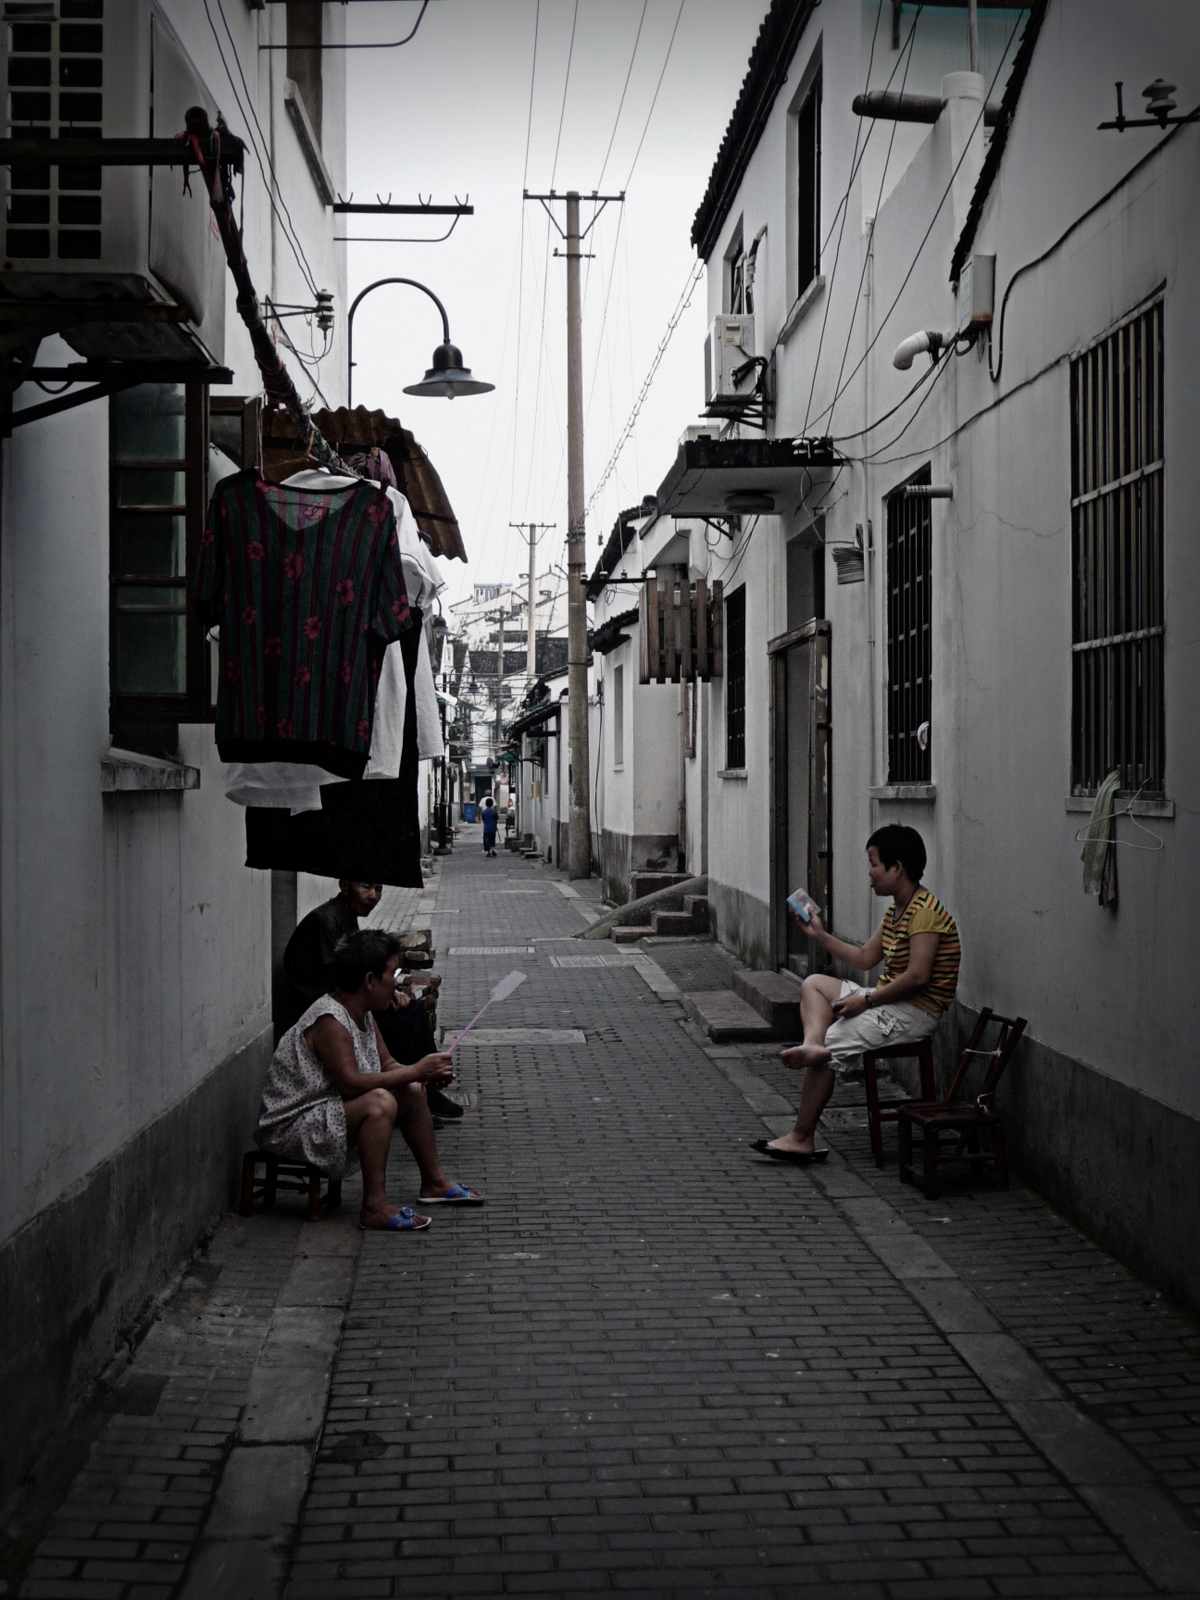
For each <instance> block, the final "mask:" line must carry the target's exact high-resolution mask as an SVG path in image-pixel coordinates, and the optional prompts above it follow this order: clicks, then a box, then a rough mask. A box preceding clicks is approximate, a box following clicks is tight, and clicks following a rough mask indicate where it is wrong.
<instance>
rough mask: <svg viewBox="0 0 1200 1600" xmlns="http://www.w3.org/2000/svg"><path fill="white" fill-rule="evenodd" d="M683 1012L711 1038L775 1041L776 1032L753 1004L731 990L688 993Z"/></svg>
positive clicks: (720, 1040)
mask: <svg viewBox="0 0 1200 1600" xmlns="http://www.w3.org/2000/svg"><path fill="white" fill-rule="evenodd" d="M683 1009H684V1010H685V1011H686V1012H687V1014H688V1015H689V1016H690V1017H693V1018H695V1020H696V1021H697V1022H698V1023H699V1024H700V1026H701V1027H702V1028H703V1029H704V1031H705V1033H706V1034H707V1035H708V1036H709V1038H710V1039H714V1040H717V1041H718V1042H722V1041H726V1040H755V1039H773V1038H774V1037H775V1033H774V1029H773V1028H772V1027H771V1024H770V1023H769V1022H768V1021H767V1020H766V1018H765V1017H760V1016H759V1014H758V1012H757V1011H756V1010H755V1009H754V1007H753V1006H752V1005H749V1004H747V1002H746V1001H745V1000H743V999H742V997H741V995H737V994H734V992H733V990H732V989H710V990H707V991H705V992H704V993H701V994H685V995H684V996H683Z"/></svg>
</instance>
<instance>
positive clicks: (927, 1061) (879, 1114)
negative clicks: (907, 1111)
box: [863, 1036, 937, 1167]
mask: <svg viewBox="0 0 1200 1600" xmlns="http://www.w3.org/2000/svg"><path fill="white" fill-rule="evenodd" d="M905 1058H912V1059H915V1060H916V1061H917V1062H918V1063H919V1064H920V1068H921V1099H922V1100H923V1101H924V1100H932V1099H934V1098H935V1096H936V1093H937V1091H936V1089H935V1088H934V1083H933V1038H932V1036H930V1037H929V1038H926V1039H916V1040H912V1041H910V1042H908V1043H905V1044H889V1045H884V1046H883V1048H882V1049H879V1050H864V1051H863V1074H864V1076H865V1078H866V1088H867V1121H868V1122H869V1123H870V1126H871V1152H872V1154H873V1155H874V1157H875V1165H876V1166H877V1167H881V1166H882V1165H883V1123H884V1121H885V1120H886V1121H888V1122H895V1121H896V1120H897V1117H898V1113H897V1112H896V1111H895V1110H892V1109H889V1110H887V1111H883V1110H881V1109H880V1106H879V1080H878V1078H877V1077H876V1074H875V1063H876V1062H877V1061H902V1060H904V1059H905Z"/></svg>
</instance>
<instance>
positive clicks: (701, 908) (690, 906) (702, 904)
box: [683, 894, 708, 928]
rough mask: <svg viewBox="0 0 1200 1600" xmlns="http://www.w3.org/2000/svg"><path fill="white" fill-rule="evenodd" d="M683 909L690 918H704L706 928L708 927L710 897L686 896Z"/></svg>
mask: <svg viewBox="0 0 1200 1600" xmlns="http://www.w3.org/2000/svg"><path fill="white" fill-rule="evenodd" d="M683 909H684V910H685V911H686V912H687V914H688V916H689V917H703V918H704V926H705V927H706V928H707V927H708V896H707V895H706V894H685V895H684V897H683Z"/></svg>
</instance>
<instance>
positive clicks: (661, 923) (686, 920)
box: [650, 911, 708, 938]
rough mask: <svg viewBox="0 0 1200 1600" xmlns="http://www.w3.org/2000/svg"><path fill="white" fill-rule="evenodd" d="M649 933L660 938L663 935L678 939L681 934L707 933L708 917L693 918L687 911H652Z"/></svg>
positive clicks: (697, 916) (696, 916)
mask: <svg viewBox="0 0 1200 1600" xmlns="http://www.w3.org/2000/svg"><path fill="white" fill-rule="evenodd" d="M650 932H651V933H655V934H658V935H659V937H660V938H661V937H662V935H664V934H669V935H671V936H673V937H674V938H679V936H680V935H681V934H692V933H707V932H708V916H707V914H705V915H703V916H699V915H695V916H694V915H692V914H691V913H690V912H687V911H652V912H651V913H650Z"/></svg>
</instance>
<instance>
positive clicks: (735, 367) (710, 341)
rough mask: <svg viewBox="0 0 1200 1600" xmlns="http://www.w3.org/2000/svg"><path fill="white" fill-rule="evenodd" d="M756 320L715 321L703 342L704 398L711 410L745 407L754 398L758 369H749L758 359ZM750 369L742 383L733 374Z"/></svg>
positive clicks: (728, 318) (723, 318)
mask: <svg viewBox="0 0 1200 1600" xmlns="http://www.w3.org/2000/svg"><path fill="white" fill-rule="evenodd" d="M755 353H756V352H755V349H754V318H753V316H734V315H730V314H727V315H725V316H720V317H714V318H713V324H712V328H711V329H710V330H709V335H708V338H707V339H706V340H705V341H704V398H705V401H706V402H707V404H708V405H709V406H714V405H715V406H720V405H722V404H725V405H728V404H734V405H735V406H739V407H740V406H745V405H747V404H749V402H750V401H751V400H752V399H753V398H754V379H755V376H756V373H757V369H756V368H755V367H754V366H749V367H747V363H748V362H752V361H753V359H754V356H755ZM743 367H747V370H746V371H745V373H744V374H743V375H742V377H741V381H740V382H736V383H735V381H734V373H735V372H738V371H739V369H741V368H743Z"/></svg>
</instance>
